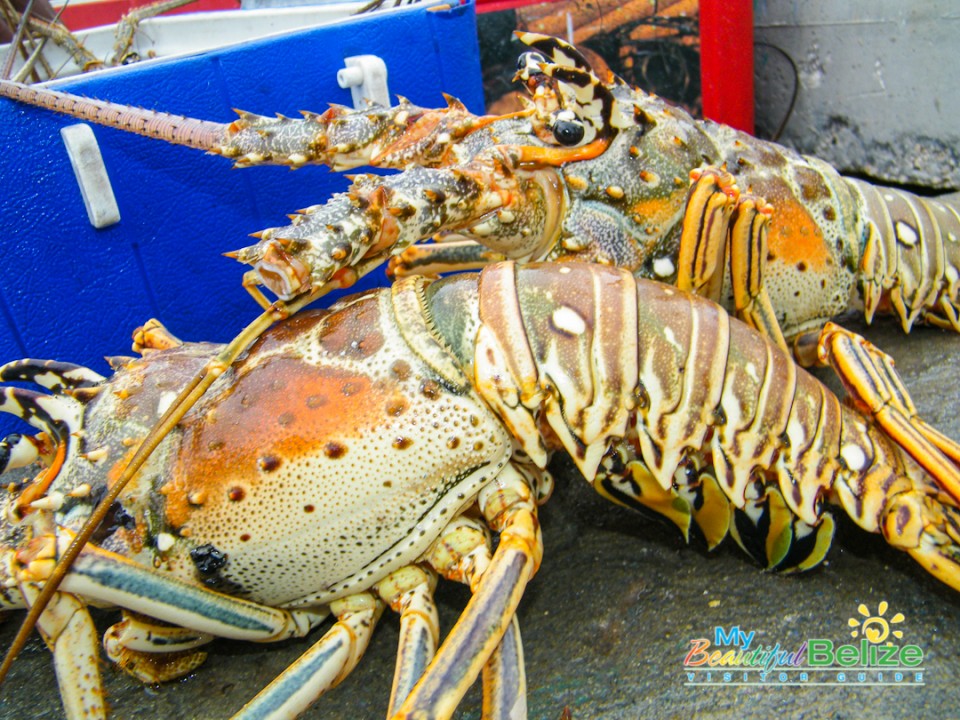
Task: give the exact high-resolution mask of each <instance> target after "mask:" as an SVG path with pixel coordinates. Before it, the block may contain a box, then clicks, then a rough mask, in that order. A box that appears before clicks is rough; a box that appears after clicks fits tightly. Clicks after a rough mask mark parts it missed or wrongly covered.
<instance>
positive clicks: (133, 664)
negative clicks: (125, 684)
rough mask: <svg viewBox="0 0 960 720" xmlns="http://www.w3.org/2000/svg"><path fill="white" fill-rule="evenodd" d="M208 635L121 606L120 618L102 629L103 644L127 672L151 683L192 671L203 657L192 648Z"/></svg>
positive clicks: (207, 637)
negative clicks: (158, 620)
mask: <svg viewBox="0 0 960 720" xmlns="http://www.w3.org/2000/svg"><path fill="white" fill-rule="evenodd" d="M212 639H213V636H212V635H208V634H207V633H199V632H196V631H194V630H188V629H186V628H181V627H176V626H173V625H161V624H160V623H158V622H151V621H148V620H147V619H146V618H142V617H139V616H137V615H135V614H134V613H131V612H128V611H126V610H125V611H124V612H123V620H121V621H120V622H118V623H116V624H115V625H112V626H111V627H110V628H109V629H108V630H107V632H106V633H104V636H103V647H104V650H106V652H107V656H108V657H109V658H110V659H111V660H112V661H113V662H114V664H116V665H117V666H118V667H119V668H120V669H122V670H123V671H124V672H126V673H127V674H128V675H132V676H133V677H135V678H137V680H139V681H140V682H142V683H145V684H155V683H161V682H169V681H170V680H175V679H177V678H180V677H183V676H185V675H187V674H188V673H191V672H193V671H194V670H195V669H196V668H198V667H199V666H200V665H201V664H202V663H203V661H204V660H206V659H207V654H206V653H205V652H195V648H197V647H199V646H201V645H205V644H206V643H208V642H210V641H211V640H212Z"/></svg>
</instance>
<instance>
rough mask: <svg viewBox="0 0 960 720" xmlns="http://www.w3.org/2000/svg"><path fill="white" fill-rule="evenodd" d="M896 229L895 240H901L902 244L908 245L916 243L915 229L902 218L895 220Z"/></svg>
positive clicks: (911, 245)
mask: <svg viewBox="0 0 960 720" xmlns="http://www.w3.org/2000/svg"><path fill="white" fill-rule="evenodd" d="M896 229H897V240H899V241H900V242H902V243H903V244H904V245H909V246H910V247H913V246H914V245H916V244H917V231H916V230H915V229H914V228H913V227H911V226H910V225H908V224H907V223H905V222H904V221H903V220H897V224H896Z"/></svg>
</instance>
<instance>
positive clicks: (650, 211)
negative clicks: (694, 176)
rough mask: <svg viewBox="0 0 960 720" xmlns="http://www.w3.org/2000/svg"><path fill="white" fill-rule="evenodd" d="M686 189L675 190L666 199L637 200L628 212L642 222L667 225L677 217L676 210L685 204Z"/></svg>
mask: <svg viewBox="0 0 960 720" xmlns="http://www.w3.org/2000/svg"><path fill="white" fill-rule="evenodd" d="M686 196H687V188H685V187H684V188H677V189H676V190H674V191H673V192H672V193H671V194H670V195H667V196H666V197H650V198H646V199H643V200H637V201H636V202H635V203H633V205H631V206H630V212H631V213H633V214H634V215H637V216H639V217H640V218H642V219H643V221H644V222H647V223H653V224H657V225H667V224H669V223H670V221H671V220H672V219H673V217H674V216H675V215H677V212H678V208H681V209H682V208H683V207H684V205H685V204H686Z"/></svg>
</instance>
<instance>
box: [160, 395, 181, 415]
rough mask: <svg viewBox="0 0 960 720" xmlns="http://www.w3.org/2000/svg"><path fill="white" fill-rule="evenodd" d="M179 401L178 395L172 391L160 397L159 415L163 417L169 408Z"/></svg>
mask: <svg viewBox="0 0 960 720" xmlns="http://www.w3.org/2000/svg"><path fill="white" fill-rule="evenodd" d="M176 399H177V394H176V393H175V392H173V391H172V390H171V391H169V392H165V393H163V395H161V396H160V399H159V400H158V401H157V415H163V414H164V413H165V412H166V411H167V408H168V407H170V405H171V404H172V403H173V401H174V400H176Z"/></svg>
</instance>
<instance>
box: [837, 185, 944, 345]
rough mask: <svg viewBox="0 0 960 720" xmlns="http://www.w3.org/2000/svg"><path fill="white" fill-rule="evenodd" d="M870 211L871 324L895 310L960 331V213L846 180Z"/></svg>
mask: <svg viewBox="0 0 960 720" xmlns="http://www.w3.org/2000/svg"><path fill="white" fill-rule="evenodd" d="M845 179H846V180H847V182H848V183H849V185H850V187H851V189H852V190H853V191H854V192H855V193H858V194H859V195H860V198H861V207H863V208H864V211H865V212H864V229H863V238H864V239H863V253H862V257H861V260H860V274H861V288H862V293H863V303H864V313H865V315H866V318H867V321H868V322H869V321H870V320H872V319H873V315H874V313H875V312H876V311H877V310H878V309H879V310H881V311H890V312H894V313H895V314H896V315H897V317H898V318H899V319H900V323H901V324H902V325H903V329H904V331H906V332H909V330H910V328H911V327H912V326H913V323H914V322H916V320H917V319H921V320H924V321H926V322H929V323H931V324H933V325H937V326H940V327H945V328H952V329H953V330H954V331H957V332H960V315H958V311H960V215H958V213H957V210H956V209H955V208H953V207H951V206H950V205H947V204H945V203H941V202H938V201H937V200H928V199H924V198H919V197H917V196H916V195H913V194H911V193H908V192H904V191H902V190H896V189H894V188H878V187H874V186H873V185H869V184H868V183H865V182H861V181H859V180H854V179H851V178H845Z"/></svg>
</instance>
